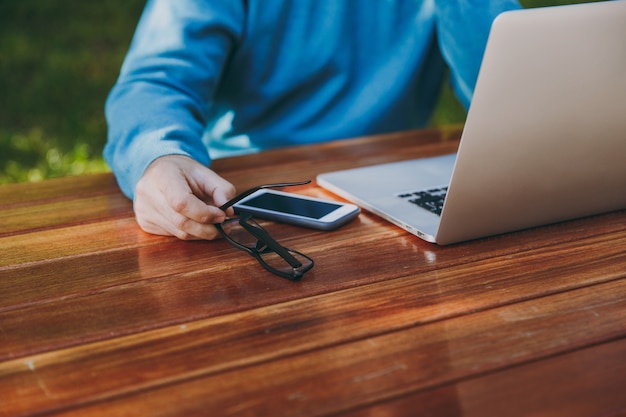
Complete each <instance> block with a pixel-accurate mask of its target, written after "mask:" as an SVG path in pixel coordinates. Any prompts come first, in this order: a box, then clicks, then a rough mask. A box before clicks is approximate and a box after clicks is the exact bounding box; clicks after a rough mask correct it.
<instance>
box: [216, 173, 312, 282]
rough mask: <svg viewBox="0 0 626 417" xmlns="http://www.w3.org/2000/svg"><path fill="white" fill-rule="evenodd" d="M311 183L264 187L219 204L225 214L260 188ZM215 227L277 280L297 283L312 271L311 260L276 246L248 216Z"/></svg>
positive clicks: (287, 185)
mask: <svg viewBox="0 0 626 417" xmlns="http://www.w3.org/2000/svg"><path fill="white" fill-rule="evenodd" d="M310 182H311V181H310V180H309V181H301V182H288V183H277V184H266V185H261V186H258V187H254V188H251V189H249V190H246V191H244V192H243V193H241V194H239V195H237V196H236V197H234V198H233V199H231V200H229V201H228V202H227V203H226V204H223V205H222V206H221V207H220V209H221V210H226V209H227V208H229V207H231V206H232V205H233V204H235V203H237V202H238V201H240V200H242V199H243V198H245V197H247V196H249V195H250V194H252V193H254V192H256V191H258V190H260V189H263V188H278V187H291V186H294V185H304V184H308V183H310ZM215 227H216V228H217V230H218V231H219V232H220V234H221V235H222V236H223V237H224V238H225V239H226V241H228V242H229V243H230V244H231V245H233V246H234V247H236V248H237V249H241V250H243V251H244V252H247V253H248V254H250V255H251V256H253V257H254V258H255V259H256V260H257V261H258V262H259V263H260V264H261V266H262V267H263V268H265V269H266V270H268V271H269V272H271V273H273V274H276V275H278V276H280V277H283V278H287V279H290V280H292V281H297V280H299V279H300V278H302V276H303V275H304V273H305V272H307V271H308V270H310V269H311V268H313V259H311V258H310V257H308V256H307V255H305V254H303V253H302V252H299V251H297V250H294V249H290V248H286V247H284V246H282V245H281V244H280V243H278V242H277V241H276V240H275V239H274V238H272V237H271V236H270V234H269V233H268V232H267V231H266V230H265V229H264V228H263V227H261V225H260V224H258V223H257V222H256V221H255V220H254V219H253V218H252V214H250V213H243V212H242V213H240V214H239V217H235V218H230V219H227V220H225V221H224V222H222V223H219V224H216V225H215Z"/></svg>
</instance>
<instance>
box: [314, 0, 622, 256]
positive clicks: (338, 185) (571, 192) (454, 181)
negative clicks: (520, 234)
mask: <svg viewBox="0 0 626 417" xmlns="http://www.w3.org/2000/svg"><path fill="white" fill-rule="evenodd" d="M625 22H626V1H605V2H599V3H588V4H578V5H567V6H553V7H546V8H536V9H522V10H516V11H510V12H505V13H503V14H501V15H500V16H498V17H497V18H496V20H495V21H494V23H493V25H492V28H491V32H490V35H489V40H488V42H487V47H486V51H485V55H484V57H483V61H482V64H481V68H480V73H479V76H478V80H477V84H476V88H475V91H474V96H473V100H472V103H471V105H470V108H469V111H468V115H467V119H466V122H465V126H464V129H463V133H462V136H461V142H460V146H459V148H458V150H457V152H456V154H451V155H443V156H439V157H434V158H423V159H417V160H408V161H401V162H394V163H388V164H382V165H375V166H368V167H359V168H354V169H348V170H343V171H336V172H330V173H324V174H320V175H319V176H318V177H317V183H318V184H319V185H320V186H321V187H323V188H325V189H327V190H329V191H331V192H333V193H335V194H337V195H339V196H341V197H344V198H346V199H347V200H350V201H352V202H354V203H356V204H358V205H360V206H361V207H363V208H364V209H366V210H368V211H370V212H373V213H375V214H378V215H380V216H382V217H383V218H385V219H387V220H389V221H390V222H392V223H394V224H396V225H398V226H400V227H402V228H404V229H406V230H408V231H409V232H411V233H413V234H415V235H417V236H419V237H421V238H423V239H425V240H427V241H429V242H434V243H437V244H440V245H447V244H452V243H457V242H463V241H467V240H473V239H477V238H482V237H486V236H493V235H498V234H502V233H507V232H512V231H517V230H522V229H527V228H531V227H536V226H540V225H546V224H551V223H556V222H561V221H565V220H570V219H575V218H580V217H585V216H590V215H595V214H599V213H605V212H609V211H614V210H619V209H624V208H626V43H625V42H624V40H625V39H626V24H625ZM438 199H439V200H441V199H443V203H440V202H438Z"/></svg>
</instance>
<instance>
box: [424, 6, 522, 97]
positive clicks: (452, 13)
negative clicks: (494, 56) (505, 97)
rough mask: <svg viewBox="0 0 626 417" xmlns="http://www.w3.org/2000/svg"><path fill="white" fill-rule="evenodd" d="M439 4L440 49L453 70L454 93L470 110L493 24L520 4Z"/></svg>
mask: <svg viewBox="0 0 626 417" xmlns="http://www.w3.org/2000/svg"><path fill="white" fill-rule="evenodd" d="M435 4H436V15H437V29H438V35H439V43H440V49H441V52H442V55H443V57H444V59H445V60H446V62H447V63H448V65H449V67H450V69H451V71H450V72H451V77H452V85H453V88H454V91H455V93H456V95H457V96H458V97H459V100H460V101H461V103H463V105H464V106H465V108H466V109H467V108H469V104H470V101H471V98H472V94H473V92H474V86H475V85H476V79H477V78H478V71H479V69H480V63H481V61H482V57H483V54H484V52H485V46H486V44H487V38H488V36H489V31H490V29H491V24H492V23H493V20H494V19H495V18H496V17H497V16H498V15H499V14H500V13H502V12H504V11H507V10H514V9H519V8H520V7H521V6H520V4H519V2H518V1H517V0H435Z"/></svg>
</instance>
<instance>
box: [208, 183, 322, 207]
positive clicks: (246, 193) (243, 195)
mask: <svg viewBox="0 0 626 417" xmlns="http://www.w3.org/2000/svg"><path fill="white" fill-rule="evenodd" d="M310 182H311V180H306V181H298V182H279V183H276V184H265V185H259V186H258V187H253V188H250V189H249V190H246V191H244V192H242V193H241V194H238V195H237V196H235V197H234V198H232V199H230V200H228V201H227V202H226V203H224V204H222V205H221V206H220V207H219V208H220V210H222V211H226V209H227V208H228V207H230V206H232V205H234V204H236V203H237V202H239V201H241V200H243V199H244V198H246V197H247V196H249V195H250V194H252V193H255V192H257V191H259V190H261V189H263V188H280V187H291V186H294V185H304V184H309V183H310Z"/></svg>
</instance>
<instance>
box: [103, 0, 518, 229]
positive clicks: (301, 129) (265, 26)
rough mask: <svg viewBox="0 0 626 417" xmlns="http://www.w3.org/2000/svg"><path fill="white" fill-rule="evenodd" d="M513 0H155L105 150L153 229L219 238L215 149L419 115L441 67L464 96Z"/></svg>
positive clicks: (300, 140)
mask: <svg viewBox="0 0 626 417" xmlns="http://www.w3.org/2000/svg"><path fill="white" fill-rule="evenodd" d="M519 7H520V5H519V3H518V2H517V0H175V1H174V0H149V1H148V4H147V5H146V8H145V10H144V13H143V15H142V18H141V20H140V22H139V25H138V27H137V31H136V33H135V37H134V39H133V42H132V44H131V47H130V50H129V52H128V55H127V57H126V60H125V61H124V65H123V66H122V70H121V74H120V77H119V79H118V82H117V84H116V85H115V87H114V88H113V90H112V91H111V94H110V96H109V99H108V101H107V106H106V115H107V121H108V124H109V139H108V143H107V145H106V148H105V158H106V160H107V162H108V163H109V165H110V166H111V168H112V169H113V172H114V173H115V175H116V177H117V179H118V182H119V184H120V186H121V188H122V190H123V191H124V193H125V194H126V195H128V197H130V198H132V199H133V200H134V209H135V214H136V217H137V221H138V223H139V225H140V226H141V227H142V228H143V229H144V230H145V231H147V232H150V233H154V234H161V235H173V236H177V237H179V238H181V239H213V238H215V237H216V236H217V231H216V229H215V227H214V226H213V224H214V223H219V222H221V221H223V220H224V218H225V216H226V215H227V213H224V212H223V211H221V210H220V209H218V208H217V207H219V206H220V205H221V204H223V203H224V202H226V201H227V200H228V199H229V198H230V197H232V196H234V194H235V189H234V187H233V186H232V185H231V184H230V183H229V182H228V181H226V180H225V179H223V178H221V177H220V176H219V175H218V174H217V173H215V172H213V171H212V170H210V169H209V168H208V166H209V165H210V160H211V158H215V157H219V156H221V155H227V154H235V153H241V152H250V151H256V150H262V149H267V148H271V147H277V146H286V145H296V144H305V143H313V142H320V141H327V140H332V139H340V138H348V137H354V136H359V135H366V134H374V133H381V132H386V131H397V130H406V129H411V128H417V127H421V126H423V125H424V123H425V122H426V121H427V119H428V117H429V115H430V113H431V111H432V109H433V107H434V103H435V100H436V97H437V93H438V89H439V86H440V81H441V77H442V76H443V74H444V71H445V66H446V64H447V66H448V67H449V68H450V74H451V78H452V83H453V86H454V89H455V92H456V94H457V96H458V97H459V99H460V100H461V102H462V103H464V104H465V105H466V106H468V105H469V102H470V100H471V95H472V91H473V88H474V84H475V82H476V77H477V74H478V69H479V66H480V61H481V59H482V54H483V51H484V48H485V44H486V40H487V36H488V32H489V29H490V27H491V23H492V21H493V19H494V18H495V17H496V16H497V15H498V14H499V13H501V12H503V11H505V10H510V9H515V8H519Z"/></svg>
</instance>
